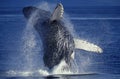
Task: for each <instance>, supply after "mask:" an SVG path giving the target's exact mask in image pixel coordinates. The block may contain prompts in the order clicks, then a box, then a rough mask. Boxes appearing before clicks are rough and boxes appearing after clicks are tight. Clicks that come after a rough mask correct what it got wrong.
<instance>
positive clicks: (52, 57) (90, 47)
mask: <svg viewBox="0 0 120 79" xmlns="http://www.w3.org/2000/svg"><path fill="white" fill-rule="evenodd" d="M63 12H64V9H63V5H62V4H61V3H59V4H57V6H56V8H55V10H54V12H53V13H51V12H50V11H46V10H42V9H40V8H36V7H32V6H28V7H24V8H23V14H24V16H25V17H26V18H27V19H30V18H31V16H33V15H34V17H33V20H35V23H33V24H32V25H33V27H34V28H35V30H36V31H37V32H38V34H39V35H40V37H41V40H42V43H43V49H44V55H43V61H44V64H45V66H46V67H48V68H49V69H52V68H53V67H54V66H56V65H58V64H59V63H60V62H61V61H62V60H64V61H65V62H66V64H67V65H68V66H70V64H71V60H72V59H73V58H74V52H75V49H82V50H86V51H92V52H99V53H101V52H102V49H101V48H100V47H99V46H97V45H94V44H92V43H89V42H86V41H83V40H80V39H76V38H74V36H73V35H72V34H71V32H70V31H69V30H68V29H67V28H66V27H65V23H64V22H63V20H62V17H63Z"/></svg>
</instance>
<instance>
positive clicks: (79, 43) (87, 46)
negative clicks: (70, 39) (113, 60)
mask: <svg viewBox="0 0 120 79" xmlns="http://www.w3.org/2000/svg"><path fill="white" fill-rule="evenodd" d="M74 43H75V48H76V49H82V50H86V51H91V52H96V53H102V52H103V50H102V49H101V48H100V47H99V46H97V45H94V44H92V43H89V42H87V41H84V40H80V39H74Z"/></svg>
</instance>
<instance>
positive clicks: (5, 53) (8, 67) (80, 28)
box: [0, 6, 120, 79]
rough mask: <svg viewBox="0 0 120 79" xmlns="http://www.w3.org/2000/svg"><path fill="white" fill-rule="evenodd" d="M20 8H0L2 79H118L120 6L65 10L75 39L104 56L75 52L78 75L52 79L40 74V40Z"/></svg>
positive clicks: (119, 68)
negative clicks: (101, 50) (96, 48)
mask: <svg viewBox="0 0 120 79" xmlns="http://www.w3.org/2000/svg"><path fill="white" fill-rule="evenodd" d="M22 8H23V7H21V8H17V7H15V8H8V7H6V8H0V78H1V79H29V78H31V79H35V78H36V79H44V78H45V79H46V78H61V79H73V78H75V79H79V78H81V79H106V78H109V79H119V78H120V8H119V7H94V6H93V7H65V13H66V14H68V16H67V17H69V19H68V20H70V23H71V24H72V25H73V27H74V30H75V34H76V36H77V37H79V38H80V39H83V40H87V41H89V42H91V43H94V44H96V45H98V46H100V47H101V48H102V49H103V53H102V54H96V53H93V52H86V51H83V50H80V51H78V50H77V51H76V54H75V59H76V62H77V66H76V69H78V70H79V74H70V75H64V74H63V75H54V77H52V76H49V77H45V76H40V74H39V72H40V69H44V68H43V67H44V66H41V65H43V64H42V63H43V62H42V60H41V53H40V52H42V49H41V42H40V41H39V39H40V38H39V37H38V36H37V34H36V31H35V30H34V28H32V27H30V28H29V27H27V20H26V19H25V18H24V16H23V14H22ZM68 27H69V26H68ZM44 73H47V72H46V71H44ZM93 73H97V74H93ZM26 76H27V77H26Z"/></svg>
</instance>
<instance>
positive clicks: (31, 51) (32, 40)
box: [7, 2, 90, 76]
mask: <svg viewBox="0 0 120 79" xmlns="http://www.w3.org/2000/svg"><path fill="white" fill-rule="evenodd" d="M53 6H54V4H51V5H50V4H48V3H46V2H44V3H41V4H40V5H39V6H38V7H39V8H41V9H44V10H47V11H52V9H53ZM35 15H36V12H35V13H34V14H33V15H32V16H31V18H30V19H29V20H28V22H27V25H26V27H25V29H24V31H23V37H22V41H23V48H22V52H23V53H22V54H23V59H24V63H23V64H24V70H23V71H8V72H7V73H8V74H10V75H12V76H13V75H14V76H16V75H17V76H18V75H21V76H31V75H32V76H35V75H50V74H73V73H74V74H75V73H76V74H77V73H80V72H81V73H82V72H84V70H85V69H86V68H87V66H88V64H89V63H90V59H89V58H88V60H86V57H84V56H82V55H80V54H77V56H78V59H76V58H75V59H74V60H73V62H72V67H71V68H72V69H71V70H63V67H64V66H66V63H65V61H64V60H62V61H61V63H60V64H59V65H58V66H55V67H54V68H53V71H48V69H47V68H46V67H44V63H43V51H42V49H43V48H42V43H41V40H40V37H39V35H37V32H36V31H35V29H34V27H33V24H35V22H36V20H37V18H36V19H35V18H34V16H35ZM63 20H64V22H65V26H66V27H67V28H68V30H69V31H70V32H71V33H72V35H74V37H76V36H77V35H76V34H75V32H74V30H73V24H72V23H71V22H70V20H69V17H68V16H67V14H65V15H64V18H63ZM79 58H80V60H79ZM79 61H80V62H79ZM78 63H81V64H80V66H81V67H79V66H78V65H77V64H78Z"/></svg>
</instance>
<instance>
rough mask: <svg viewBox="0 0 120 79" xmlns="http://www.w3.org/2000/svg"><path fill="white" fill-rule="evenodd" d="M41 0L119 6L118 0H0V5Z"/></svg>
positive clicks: (36, 2) (14, 5)
mask: <svg viewBox="0 0 120 79" xmlns="http://www.w3.org/2000/svg"><path fill="white" fill-rule="evenodd" d="M43 1H46V2H49V3H59V2H61V3H62V4H63V5H64V6H120V0H0V7H16V6H17V7H22V6H26V5H34V4H38V3H40V2H43Z"/></svg>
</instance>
